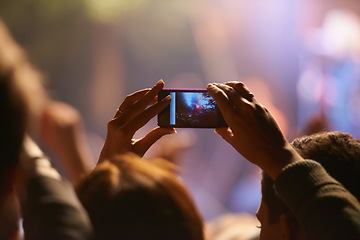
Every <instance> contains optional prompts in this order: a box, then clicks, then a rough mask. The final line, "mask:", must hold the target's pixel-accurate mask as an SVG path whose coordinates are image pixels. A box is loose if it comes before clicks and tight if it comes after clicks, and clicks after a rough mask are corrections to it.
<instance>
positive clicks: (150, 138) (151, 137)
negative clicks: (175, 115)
mask: <svg viewBox="0 0 360 240" xmlns="http://www.w3.org/2000/svg"><path fill="white" fill-rule="evenodd" d="M173 133H176V130H175V128H172V127H170V128H166V127H156V128H154V129H152V130H151V131H150V132H148V133H147V134H146V135H145V136H144V137H143V138H141V139H139V140H138V141H137V142H136V143H135V144H134V145H135V149H136V152H137V153H138V154H140V155H141V156H142V155H144V154H145V153H146V151H147V150H148V149H149V148H150V147H151V146H152V145H153V144H154V143H155V142H156V141H157V140H159V139H160V138H161V137H163V136H165V135H167V134H173Z"/></svg>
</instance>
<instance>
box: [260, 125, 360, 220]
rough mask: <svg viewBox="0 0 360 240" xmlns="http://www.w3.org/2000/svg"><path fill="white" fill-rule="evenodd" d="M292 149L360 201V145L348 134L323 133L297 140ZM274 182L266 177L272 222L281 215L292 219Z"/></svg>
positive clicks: (264, 189)
mask: <svg viewBox="0 0 360 240" xmlns="http://www.w3.org/2000/svg"><path fill="white" fill-rule="evenodd" d="M291 145H292V147H293V148H294V149H295V150H296V151H297V152H298V153H299V154H300V156H301V157H303V158H304V159H311V160H314V161H316V162H318V163H320V164H321V165H322V166H323V167H324V168H325V170H326V171H327V172H328V173H329V175H330V176H332V177H333V178H334V179H336V180H337V181H338V182H340V183H341V184H342V185H343V186H344V187H345V188H346V189H347V190H349V191H350V192H351V193H352V194H353V195H354V196H355V197H356V198H357V199H359V200H360V188H359V178H360V141H359V140H358V139H355V138H353V137H352V136H351V135H350V134H348V133H341V132H322V133H316V134H313V135H309V136H303V137H299V138H297V139H295V140H294V141H293V142H292V143H291ZM273 184H274V182H273V180H272V179H271V178H270V177H269V176H268V175H266V174H265V173H263V179H262V195H263V199H264V201H265V202H266V203H267V205H268V206H269V221H270V222H271V223H274V222H276V221H278V220H279V217H280V215H281V214H285V215H287V216H290V217H292V216H293V215H292V214H291V213H290V210H289V209H288V207H287V206H286V205H285V204H284V203H283V202H282V200H281V199H280V198H279V197H278V196H277V195H276V193H275V191H274V188H273Z"/></svg>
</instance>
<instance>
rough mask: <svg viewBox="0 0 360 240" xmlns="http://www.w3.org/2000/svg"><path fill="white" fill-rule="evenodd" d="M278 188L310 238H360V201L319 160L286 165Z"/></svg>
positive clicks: (327, 239)
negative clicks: (328, 172)
mask: <svg viewBox="0 0 360 240" xmlns="http://www.w3.org/2000/svg"><path fill="white" fill-rule="evenodd" d="M305 176H306V177H305ZM359 187H360V182H359ZM275 190H276V191H277V193H278V195H279V197H280V198H281V199H282V200H283V201H284V202H285V203H286V204H287V205H288V207H289V208H290V209H291V210H292V211H293V213H294V215H295V216H296V217H297V219H298V221H299V223H300V224H301V226H302V228H303V229H304V231H305V233H306V234H307V236H308V237H309V239H321V240H331V239H346V240H351V239H360V203H359V201H358V200H357V199H356V198H355V197H354V196H353V195H351V194H350V193H349V192H348V191H347V190H346V189H345V188H344V187H343V186H342V185H341V184H340V183H339V182H337V181H336V180H334V179H333V178H332V177H330V176H329V175H328V174H327V173H326V171H325V170H324V168H323V167H322V166H321V165H320V164H318V163H317V162H314V161H311V160H306V161H301V162H297V163H294V164H291V165H289V166H287V167H285V168H284V169H283V170H282V172H281V173H280V174H279V176H278V178H277V179H276V181H275Z"/></svg>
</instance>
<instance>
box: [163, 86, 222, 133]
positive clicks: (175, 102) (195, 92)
mask: <svg viewBox="0 0 360 240" xmlns="http://www.w3.org/2000/svg"><path fill="white" fill-rule="evenodd" d="M167 95H170V96H171V102H170V105H169V106H168V107H167V108H165V109H164V110H163V111H162V112H160V113H159V114H158V125H159V126H161V127H178V128H218V127H227V124H226V122H225V121H224V118H223V116H222V115H221V112H220V110H219V108H218V107H217V106H216V103H215V100H214V99H213V98H212V97H211V96H210V94H209V93H208V92H207V90H206V89H163V90H161V91H160V93H159V95H158V101H161V100H162V99H163V98H165V97H166V96H167Z"/></svg>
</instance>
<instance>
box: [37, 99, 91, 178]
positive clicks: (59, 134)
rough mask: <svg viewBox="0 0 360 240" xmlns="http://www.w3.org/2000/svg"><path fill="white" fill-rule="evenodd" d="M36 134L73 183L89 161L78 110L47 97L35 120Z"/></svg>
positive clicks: (87, 169) (83, 172)
mask: <svg viewBox="0 0 360 240" xmlns="http://www.w3.org/2000/svg"><path fill="white" fill-rule="evenodd" d="M39 137H40V140H41V141H42V143H43V144H44V146H45V147H47V148H48V149H49V150H50V151H51V152H52V153H54V154H55V155H56V156H57V158H58V160H59V161H60V164H61V165H62V166H63V167H64V170H65V171H66V174H67V176H68V177H69V179H70V181H71V182H73V183H75V182H76V181H77V180H78V179H79V178H80V177H81V176H82V175H83V174H86V173H87V172H88V171H89V169H90V168H91V167H90V165H91V164H92V163H93V160H92V156H91V153H90V148H89V146H88V143H87V140H86V133H85V129H84V124H83V120H82V117H81V114H80V113H79V112H78V110H77V109H75V108H74V107H72V106H71V105H69V104H67V103H64V102H58V101H49V102H48V103H47V105H46V107H45V108H44V110H43V112H42V114H41V118H40V124H39Z"/></svg>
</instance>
